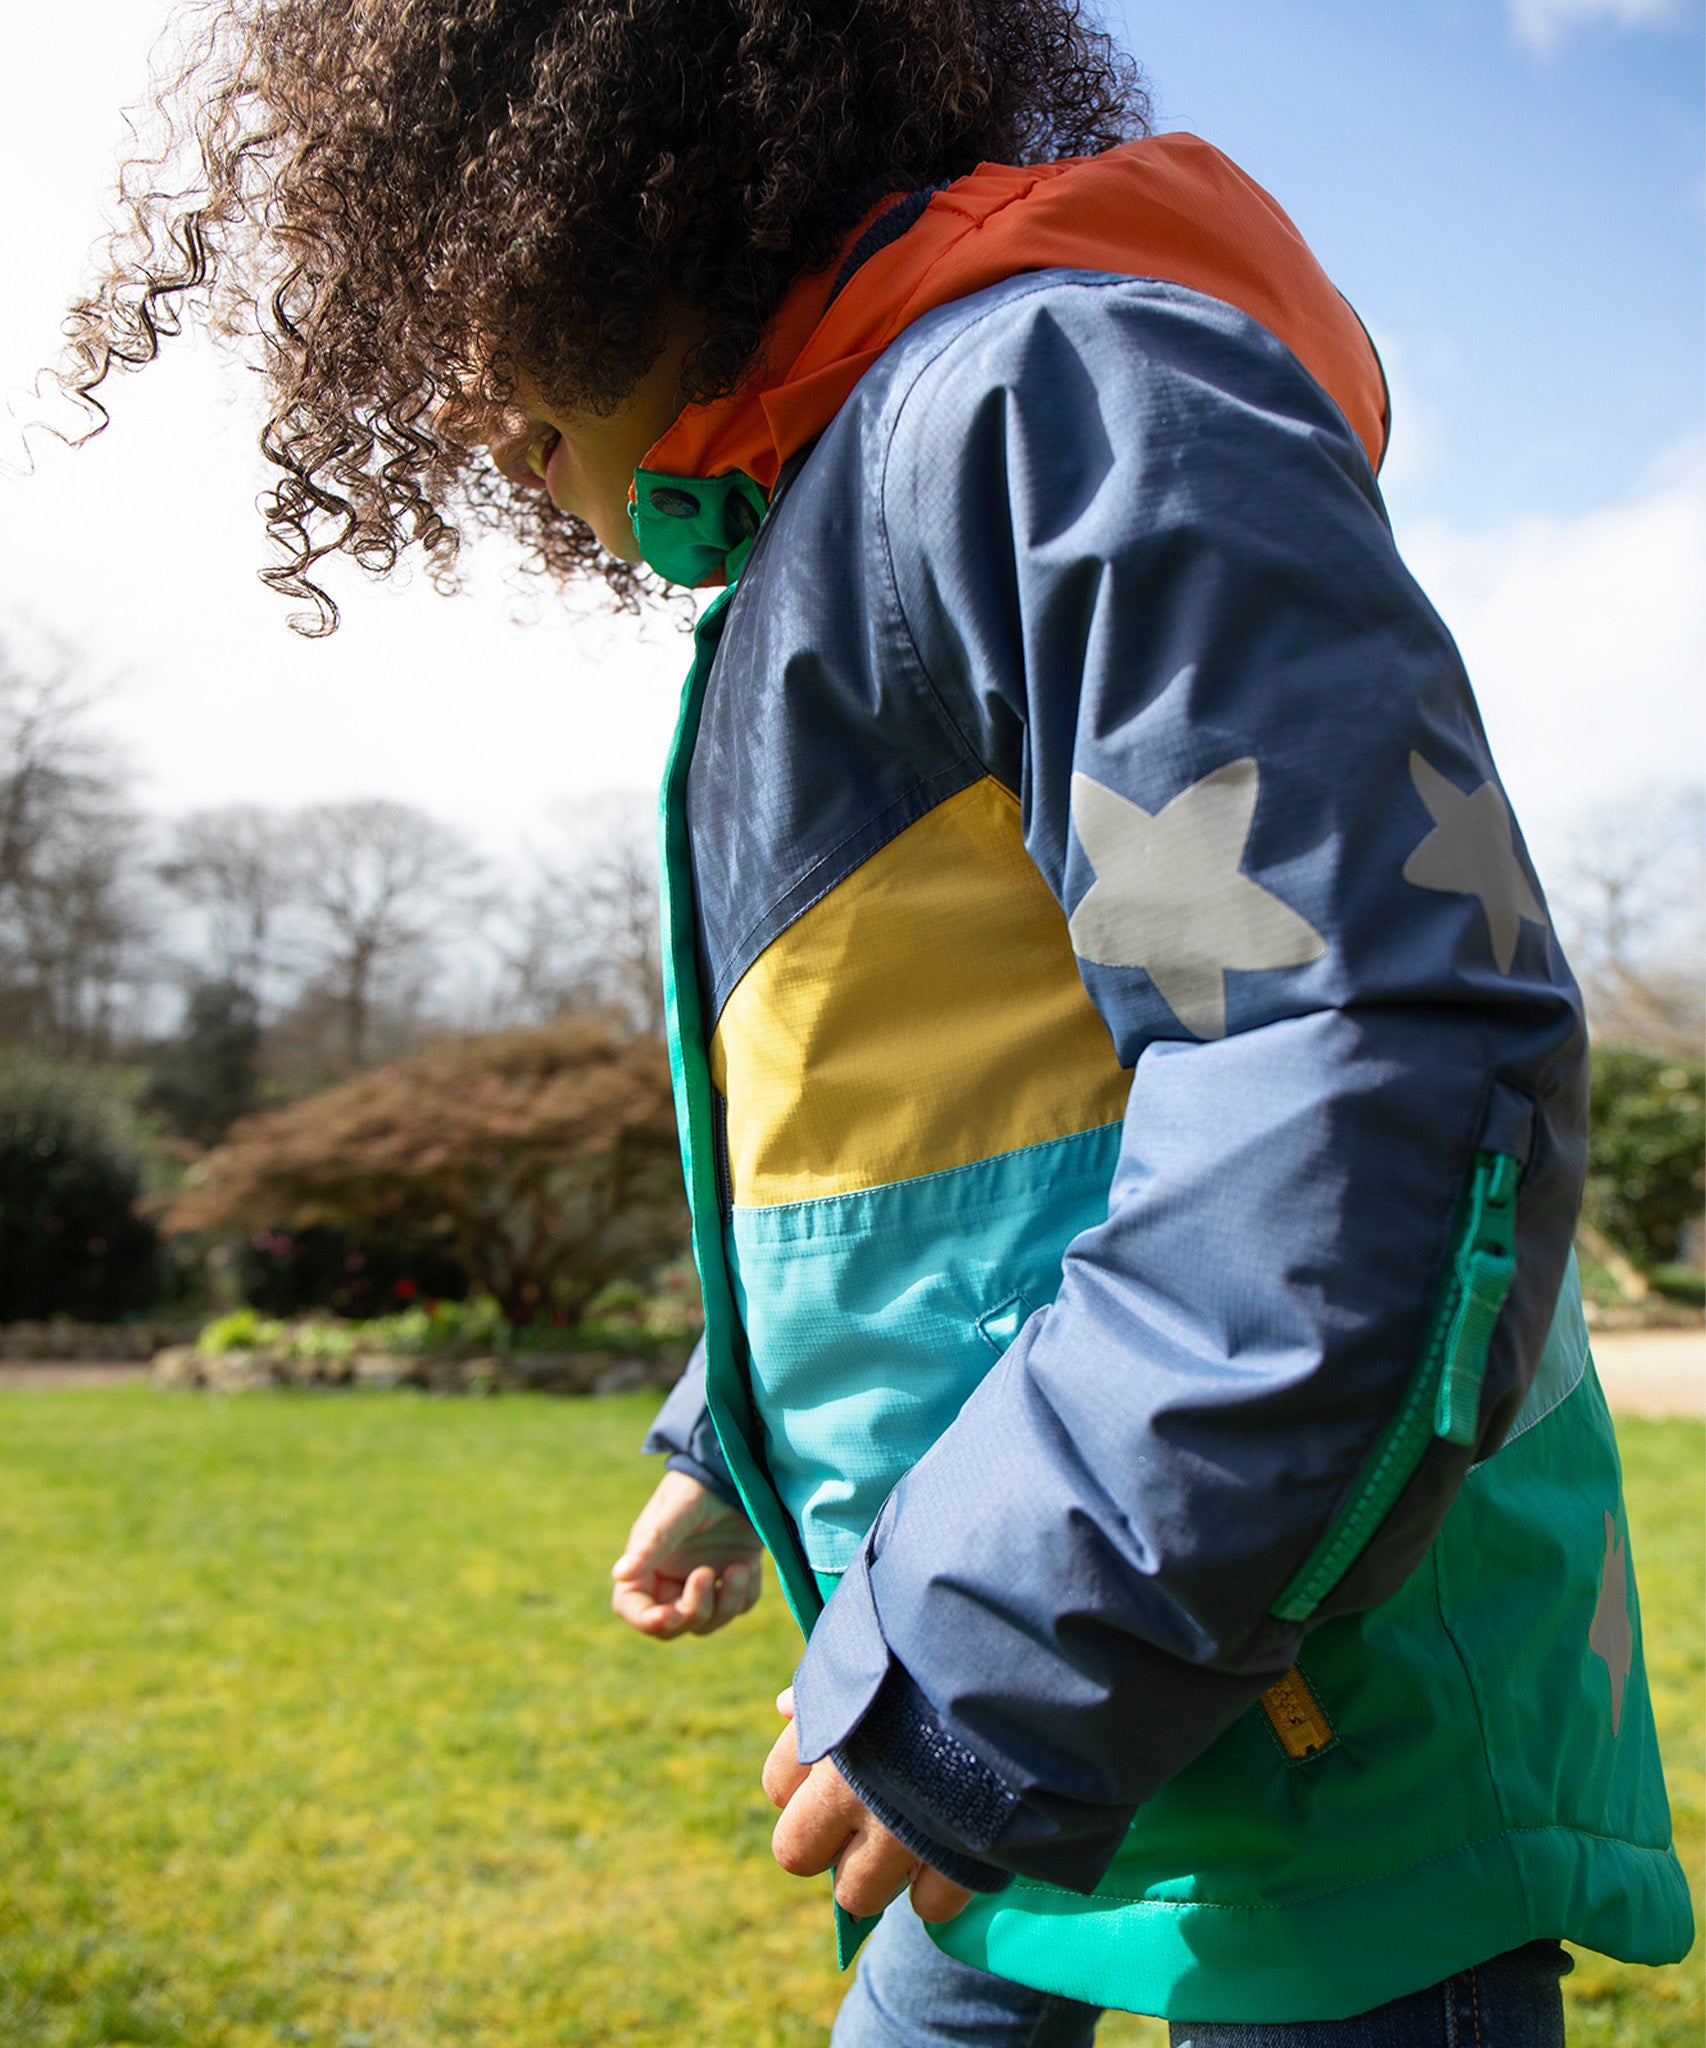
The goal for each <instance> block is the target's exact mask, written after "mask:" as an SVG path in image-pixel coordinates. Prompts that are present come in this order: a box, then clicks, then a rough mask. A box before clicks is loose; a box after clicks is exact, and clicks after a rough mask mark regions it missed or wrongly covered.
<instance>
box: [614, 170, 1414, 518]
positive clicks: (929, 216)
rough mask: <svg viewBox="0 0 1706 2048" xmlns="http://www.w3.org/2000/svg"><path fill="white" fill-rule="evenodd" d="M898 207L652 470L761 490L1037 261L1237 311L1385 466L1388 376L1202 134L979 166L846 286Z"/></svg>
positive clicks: (677, 429) (822, 274)
mask: <svg viewBox="0 0 1706 2048" xmlns="http://www.w3.org/2000/svg"><path fill="white" fill-rule="evenodd" d="M897 196H903V195H897ZM892 203H893V201H890V200H885V201H884V202H883V204H882V205H881V206H879V207H878V208H876V209H874V210H873V212H872V214H870V215H868V216H867V217H866V219H865V220H864V221H862V222H861V223H860V224H859V226H858V227H857V228H855V229H854V230H853V231H852V232H851V233H850V234H849V236H848V237H847V240H846V242H845V244H844V245H843V248H842V250H841V251H840V252H839V253H838V256H837V260H836V262H835V263H834V264H832V265H830V266H829V267H828V268H827V269H825V270H821V271H816V272H813V273H812V274H811V275H809V276H807V277H802V278H801V279H800V280H799V281H798V282H797V283H796V284H795V285H794V287H793V289H792V290H791V291H790V292H789V294H788V296H787V298H786V299H784V301H783V302H782V305H781V307H780V309H779V310H778V312H777V314H776V317H775V318H774V320H772V322H771V323H770V327H769V330H768V332H767V336H766V340H765V346H764V350H763V353H762V354H761V356H760V359H759V364H758V368H757V369H756V371H755V372H754V373H753V375H751V376H750V377H748V379H747V380H746V382H745V383H744V384H743V385H742V386H741V388H740V389H739V390H738V391H736V392H735V393H733V394H732V395H731V396H730V397H728V398H721V399H716V400H714V401H712V402H711V403H710V404H708V405H693V406H689V407H688V408H687V410H686V411H685V412H684V413H683V414H682V415H681V417H680V418H679V419H678V420H677V421H676V422H675V424H674V425H673V426H672V427H671V428H670V429H669V431H668V432H667V433H666V434H665V435H664V436H663V438H662V439H661V440H660V441H658V442H657V444H656V445H655V446H654V447H653V448H652V450H651V452H650V453H649V454H648V455H647V457H646V460H645V464H644V468H645V469H646V470H647V471H648V472H663V473H664V474H666V475H671V476H679V477H712V476H722V475H726V474H729V473H731V472H744V474H745V475H747V476H749V477H751V478H752V479H753V480H754V481H755V482H756V483H757V484H759V485H760V486H761V487H762V488H763V489H764V490H765V491H766V492H768V491H769V490H770V489H771V488H772V487H773V486H774V484H775V481H776V477H777V474H778V472H779V471H780V470H781V468H782V465H783V464H784V463H785V462H786V461H787V460H788V459H789V457H790V456H792V455H794V454H797V453H798V451H799V450H800V449H802V448H804V447H805V446H806V445H807V444H808V443H809V442H810V441H812V440H813V439H814V438H815V437H816V436H817V435H818V434H820V433H822V431H823V429H824V428H825V427H826V426H828V424H829V422H830V421H831V420H832V419H833V418H834V417H835V415H836V413H837V412H838V411H839V410H840V408H841V406H842V405H843V404H844V403H845V402H846V399H847V397H848V395H849V393H850V392H851V391H852V389H853V387H854V385H855V384H857V383H858V381H859V379H860V378H861V377H862V376H863V375H864V374H865V372H866V371H867V370H868V369H869V368H870V367H871V365H872V364H873V363H874V362H875V361H876V360H877V358H878V357H879V356H880V355H881V354H882V353H883V351H884V350H885V349H886V348H887V347H888V346H889V344H890V343H891V342H893V341H894V340H895V339H896V338H897V337H898V336H899V335H901V334H903V333H904V332H905V330H906V329H907V328H908V327H910V326H911V324H912V323H913V321H915V320H917V319H918V318H920V316H921V315H923V314H925V313H928V312H930V311H932V310H933V309H934V308H935V307H937V306H945V305H947V304H949V303H950V302H951V301H953V300H955V299H963V298H967V297H969V296H970V295H971V294H972V293H973V292H979V291H983V290H985V289H986V288H987V287H988V286H990V285H994V284H999V283H1001V282H1002V280H1003V279H1005V278H1009V277H1015V276H1018V275H1019V274H1020V273H1021V272H1024V271H1029V270H1092V271H1101V272H1104V273H1112V274H1114V275H1116V276H1128V277H1154V278H1164V279H1166V280H1167V281H1168V282H1169V283H1172V284H1181V285H1185V286H1187V287H1188V288H1189V289H1191V290H1193V291H1199V292H1202V293H1204V294H1205V295H1206V296H1208V297H1210V298H1214V299H1221V300H1224V301H1225V302H1226V303H1227V304H1228V305H1232V306H1236V307H1237V308H1238V309H1239V310H1240V311H1241V312H1244V313H1247V314H1248V315H1249V316H1250V317H1251V318H1252V319H1253V320H1256V321H1259V322H1260V324H1261V325H1262V326H1263V327H1265V328H1267V330H1268V331H1269V333H1271V334H1273V335H1274V336H1276V337H1277V338H1278V339H1279V340H1280V341H1282V342H1284V343H1285V345H1286V347H1287V348H1289V349H1290V350H1291V352H1292V354H1293V355H1295V356H1296V357H1297V358H1298V360H1299V361H1300V362H1301V363H1302V364H1303V366H1304V368H1305V369H1307V370H1308V371H1309V373H1310V375H1311V376H1313V377H1314V378H1315V380H1316V382H1317V383H1318V384H1320V385H1321V386H1322V387H1323V388H1324V389H1325V390H1326V391H1327V392H1328V393H1329V395H1330V396H1331V397H1332V398H1333V400H1334V401H1335V403H1336V404H1337V405H1338V407H1339V409H1340V411H1341V412H1343V413H1344V415H1345V417H1346V419H1347V420H1348V421H1349V422H1350V424H1351V427H1352V429H1353V430H1354V431H1355V433H1356V435H1357V437H1358V438H1359V439H1360V440H1361V442H1362V444H1363V447H1364V448H1365V449H1366V450H1367V451H1368V457H1369V461H1370V462H1371V463H1372V464H1373V465H1374V466H1375V467H1376V468H1378V467H1379V466H1380V461H1381V457H1382V456H1383V455H1384V453H1385V449H1386V431H1387V398H1386V384H1385V379H1384V377H1383V376H1382V374H1381V369H1380V361H1379V358H1378V357H1377V356H1376V354H1375V352H1374V347H1373V344H1372V343H1371V342H1370V341H1369V338H1368V335H1367V333H1366V332H1365V331H1364V329H1363V326H1362V323H1361V321H1359V320H1358V318H1357V316H1356V314H1355V313H1354V312H1353V311H1352V310H1351V308H1350V306H1349V305H1348V304H1347V303H1346V302H1345V300H1344V299H1343V298H1342V297H1341V296H1340V294H1339V293H1338V292H1337V291H1336V290H1335V289H1334V287H1333V285H1332V283H1331V281H1330V280H1329V279H1328V277H1327V274H1326V272H1325V271H1323V270H1322V268H1321V266H1320V264H1319V263H1317V262H1316V260H1315V258H1314V256H1313V255H1311V253H1310V251H1309V248H1308V245H1307V244H1306V243H1305V241H1304V240H1303V237H1302V236H1301V235H1300V234H1299V233H1298V231H1297V229H1296V228H1295V227H1294V226H1293V225H1292V223H1291V221H1290V220H1289V219H1288V218H1287V217H1286V215H1285V214H1284V213H1283V212H1282V211H1281V209H1280V208H1279V207H1278V206H1277V205H1276V204H1275V203H1274V201H1273V200H1272V199H1270V198H1269V196H1268V195H1267V193H1266V192H1264V191H1263V190H1262V188H1261V186H1259V185H1258V184H1256V183H1255V181H1254V180H1253V179H1251V178H1248V177H1246V176H1245V175H1244V173H1243V172H1242V171H1241V170H1239V169H1238V167H1237V165H1236V164H1234V163H1232V162H1231V161H1230V160H1229V159H1228V158H1226V157H1224V156H1222V155H1221V154H1220V152H1219V151H1218V150H1216V149H1212V148H1211V147H1210V146H1209V145H1208V144H1207V143H1206V142H1202V141H1200V140H1199V139H1198V138H1197V137H1196V136H1194V135H1181V134H1174V135H1157V136H1150V137H1146V138H1145V139H1144V140H1142V141H1139V142H1130V143H1126V144H1124V145H1122V146H1121V147H1120V148H1118V149H1113V150H1109V151H1108V152H1107V153H1106V154H1105V155H1103V156H1095V157H1073V158H1068V159H1067V160H1066V161H1065V162H1063V163H1054V164H1041V165H1036V166H1033V167H1031V168H1030V169H1026V170H1018V169H1014V168H1012V167H1011V166H1009V165H1006V164H980V165H979V166H978V168H977V169H976V170H975V171H973V172H972V173H971V175H970V176H969V177H965V178H961V179H959V180H957V181H956V182H955V183H954V184H952V185H949V186H947V187H945V188H944V189H943V190H942V191H940V192H938V193H936V194H934V195H933V196H932V198H931V199H930V202H929V204H928V205H927V206H926V207H925V209H924V211H923V213H922V215H921V216H920V217H919V219H918V220H917V221H916V223H915V224H914V225H913V226H912V227H910V228H908V229H907V230H906V232H905V233H904V234H902V235H901V236H900V237H899V238H898V239H897V240H895V241H893V242H891V243H890V244H889V245H888V246H887V247H886V248H881V249H879V250H878V251H877V253H876V254H875V255H873V256H871V257H870V258H869V259H868V260H867V261H865V262H864V263H863V264H861V265H860V267H859V268H858V270H857V271H855V272H854V274H853V276H852V277H851V278H850V279H849V281H848V282H847V284H846V286H845V288H844V289H843V290H842V291H841V292H840V293H839V294H838V293H836V291H835V289H834V284H835V279H836V276H837V274H838V272H839V270H840V267H841V262H842V260H843V259H844V258H845V256H846V255H847V253H848V252H849V251H851V250H852V249H853V247H854V246H855V245H856V244H857V242H858V240H859V238H860V236H861V234H862V233H863V232H864V231H865V229H866V228H867V227H868V226H869V225H870V223H871V221H872V220H874V219H877V218H880V216H881V214H882V213H883V212H884V211H885V210H886V208H887V207H888V206H889V205H891V204H892Z"/></svg>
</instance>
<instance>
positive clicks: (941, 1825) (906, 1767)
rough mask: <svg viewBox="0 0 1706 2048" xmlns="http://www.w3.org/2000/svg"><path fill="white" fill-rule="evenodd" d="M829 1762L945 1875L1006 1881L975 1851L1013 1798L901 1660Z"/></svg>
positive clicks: (985, 1888)
mask: <svg viewBox="0 0 1706 2048" xmlns="http://www.w3.org/2000/svg"><path fill="white" fill-rule="evenodd" d="M835 1761H836V1765H837V1767H838V1768H839V1769H840V1771H841V1774H842V1776H843V1777H844V1778H846V1780H847V1782H848V1783H849V1784H850V1785H851V1786H852V1787H853V1789H854V1791H855V1792H857V1793H858V1794H859V1796H860V1798H861V1799H863V1800H864V1802H865V1804H866V1805H867V1806H868V1807H870V1809H871V1811H872V1812H873V1813H874V1814H875V1815H876V1816H877V1818H878V1819H879V1820H880V1821H881V1822H882V1823H883V1825H884V1826H885V1827H886V1828H888V1829H889V1831H890V1832H891V1833H892V1834H895V1835H898V1836H899V1838H900V1839H901V1841H903V1842H904V1843H905V1844H906V1846H907V1847H908V1848H909V1849H913V1850H915V1851H916V1852H917V1853H918V1854H919V1855H920V1856H922V1857H923V1858H924V1859H925V1861H926V1862H928V1863H932V1864H934V1865H935V1867H936V1868H937V1869H938V1870H939V1871H941V1873H942V1874H943V1876H944V1877H951V1878H952V1879H953V1880H954V1882H955V1883H956V1884H963V1885H967V1886H969V1887H970V1889H971V1890H973V1891H979V1892H993V1891H1000V1890H1001V1889H1002V1888H1003V1887H1004V1886H1005V1885H1006V1884H1007V1882H1008V1880H1009V1878H1010V1876H1011V1873H1010V1872H1008V1871H1004V1870H1002V1869H1000V1868H999V1867H998V1866H996V1865H994V1864H990V1863H986V1862H983V1861H981V1860H980V1858H979V1855H978V1854H977V1853H975V1852H982V1851H986V1850H988V1849H989V1848H990V1846H991V1845H992V1844H993V1843H994V1842H995V1841H996V1840H997V1838H998V1837H999V1836H1000V1835H1001V1834H1002V1833H1003V1831H1004V1830H1005V1828H1006V1826H1007V1823H1008V1822H1009V1821H1010V1820H1011V1819H1012V1817H1013V1813H1014V1810H1015V1809H1016V1808H1017V1806H1018V1804H1019V1802H1018V1800H1017V1798H1015V1796H1014V1795H1013V1793H1011V1792H1010V1791H1009V1790H1008V1789H1007V1787H1006V1786H1005V1785H1004V1784H1003V1783H1002V1782H1001V1780H1000V1779H999V1778H998V1777H997V1776H996V1775H995V1773H994V1772H993V1771H992V1770H991V1769H990V1768H989V1766H988V1765H987V1764H986V1763H985V1762H984V1761H983V1759H982V1758H981V1757H980V1756H976V1755H974V1754H973V1753H972V1751H971V1750H969V1749H968V1748H967V1747H966V1746H965V1744H964V1743H963V1742H961V1741H960V1739H959V1737H958V1736H956V1735H955V1734H953V1733H952V1731H951V1730H949V1729H947V1728H945V1727H943V1725H942V1721H941V1717H940V1716H939V1715H938V1714H937V1712H936V1710H935V1708H934V1707H932V1706H931V1704H930V1702H929V1700H928V1699H926V1698H925V1696H924V1694H923V1693H922V1692H921V1691H920V1690H919V1688H918V1686H917V1685H916V1684H914V1682H913V1680H912V1678H911V1676H910V1675H909V1674H908V1672H907V1670H906V1668H905V1667H904V1665H901V1664H899V1663H894V1664H891V1665H890V1666H889V1673H888V1676H887V1678H885V1679H884V1681H883V1684H882V1688H881V1690H880V1691H879V1692H878V1694H877V1697H876V1699H875V1700H874V1701H873V1702H872V1703H871V1708H870V1711H869V1712H868V1713H867V1714H866V1715H865V1717H864V1719H863V1720H862V1721H861V1722H860V1723H859V1725H858V1727H857V1728H856V1729H854V1731H853V1733H852V1734H851V1735H850V1736H849V1737H848V1739H847V1741H846V1742H844V1743H842V1744H841V1745H840V1746H839V1747H838V1748H837V1749H836V1751H835ZM902 1823H904V1825H902ZM944 1851H945V1852H946V1856H945V1857H944Z"/></svg>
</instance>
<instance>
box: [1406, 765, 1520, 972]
mask: <svg viewBox="0 0 1706 2048" xmlns="http://www.w3.org/2000/svg"><path fill="white" fill-rule="evenodd" d="M1410 780H1411V781H1412V782H1414V784H1415V785H1416V794H1417V795H1418V796H1419V797H1420V798H1421V800H1422V802H1423V803H1424V804H1426V805H1427V807H1428V816H1429V817H1430V818H1432V819H1433V821H1434V829H1433V830H1432V831H1431V832H1430V833H1429V834H1428V836H1427V837H1426V838H1425V839H1424V840H1423V841H1422V843H1421V845H1420V846H1418V847H1417V848H1416V850H1415V852H1414V853H1412V854H1411V856H1410V858H1409V859H1408V860H1407V861H1406V862H1405V863H1404V879H1405V881H1406V882H1413V883H1414V884H1415V885H1416V887H1417V888H1418V889H1439V890H1442V891H1444V893H1445V894H1447V895H1450V896H1474V897H1477V898H1479V900H1480V904H1481V908H1482V910H1483V912H1484V913H1485V914H1486V919H1487V934H1488V936H1489V937H1490V938H1491V940H1492V942H1493V958H1494V959H1495V960H1496V961H1497V962H1498V963H1499V972H1500V973H1501V974H1509V972H1510V971H1511V963H1512V961H1513V960H1515V958H1516V938H1517V932H1518V930H1519V929H1520V927H1521V923H1522V920H1523V919H1524V918H1525V917H1526V918H1527V919H1528V921H1529V923H1530V924H1538V925H1544V924H1545V923H1546V911H1545V907H1544V905H1543V904H1542V903H1541V901H1540V899H1539V898H1538V897H1537V896H1536V895H1535V893H1534V890H1533V887H1532V885H1531V884H1530V882H1529V879H1528V877H1527V875H1526V874H1524V873H1523V869H1522V863H1521V861H1519V860H1518V859H1517V854H1516V841H1515V839H1514V838H1513V837H1512V834H1511V814H1510V812H1509V810H1508V809H1507V808H1506V806H1505V800H1504V798H1503V797H1502V796H1501V795H1500V794H1499V788H1498V784H1497V783H1494V782H1483V783H1482V785H1481V787H1480V788H1479V789H1477V790H1475V791H1474V792H1473V793H1472V794H1471V795H1468V796H1465V795H1464V793H1463V791H1462V790H1460V789H1459V788H1458V787H1457V785H1456V783H1455V782H1448V781H1447V780H1446V778H1445V777H1444V776H1443V775H1442V774H1441V773H1440V772H1439V770H1438V769H1437V768H1435V767H1434V766H1433V765H1432V763H1431V762H1429V761H1427V760H1424V759H1423V757H1422V756H1421V755H1420V754H1412V755H1411V756H1410Z"/></svg>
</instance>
